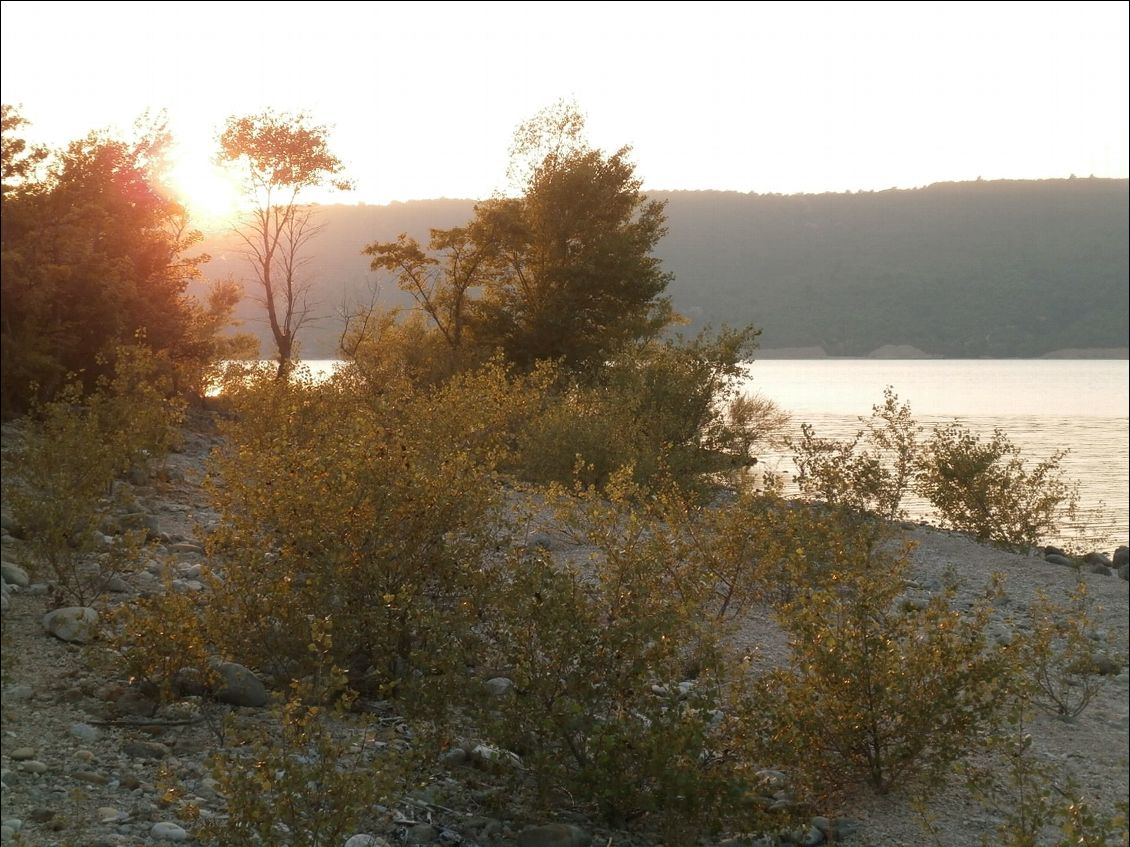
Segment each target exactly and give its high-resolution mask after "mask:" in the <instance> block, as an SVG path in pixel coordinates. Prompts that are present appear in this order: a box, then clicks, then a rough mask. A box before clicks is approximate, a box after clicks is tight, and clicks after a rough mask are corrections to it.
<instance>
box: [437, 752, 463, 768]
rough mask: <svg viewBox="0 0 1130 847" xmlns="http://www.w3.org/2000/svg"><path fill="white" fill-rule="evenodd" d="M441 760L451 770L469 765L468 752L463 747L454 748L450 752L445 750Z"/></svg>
mask: <svg viewBox="0 0 1130 847" xmlns="http://www.w3.org/2000/svg"><path fill="white" fill-rule="evenodd" d="M439 760H440V761H441V762H442V763H443V764H444V765H446V766H447V767H449V768H457V767H459V766H460V765H465V764H467V751H466V750H464V749H463V748H462V747H452V748H451V749H450V750H445V751H444V752H443V754H442V755H441V756H440V757H439Z"/></svg>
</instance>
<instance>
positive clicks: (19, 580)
mask: <svg viewBox="0 0 1130 847" xmlns="http://www.w3.org/2000/svg"><path fill="white" fill-rule="evenodd" d="M0 576H2V577H3V579H4V582H6V583H8V585H16V586H19V587H20V588H27V587H28V586H29V585H31V577H29V576H28V575H27V571H25V570H24V569H23V568H21V567H20V566H19V565H17V564H16V563H15V562H0Z"/></svg>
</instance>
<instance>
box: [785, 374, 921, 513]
mask: <svg viewBox="0 0 1130 847" xmlns="http://www.w3.org/2000/svg"><path fill="white" fill-rule="evenodd" d="M860 422H861V423H862V424H863V428H862V429H860V430H859V431H858V432H857V433H856V434H855V436H854V437H853V438H852V439H850V440H846V441H840V440H836V439H827V438H819V437H817V435H816V431H815V429H814V428H813V427H812V426H811V425H810V424H807V423H806V424H802V425H801V435H800V438H793V439H786V444H787V445H788V446H789V447H790V448H791V449H792V450H793V452H794V455H793V462H794V464H795V465H796V468H797V477H796V481H797V485H798V487H799V488H800V492H801V495H802V496H804V497H805V498H807V499H810V500H816V501H819V502H823V503H827V504H829V505H832V506H842V507H846V508H849V509H854V510H856V511H859V512H871V513H874V514H876V515H879V516H880V517H883V518H886V519H888V520H894V519H896V518H898V517H900V516H901V515H902V500H903V497H904V496H905V495H906V493H907V491H908V489H909V488H910V486H911V484H912V483H913V481H914V479H915V471H916V469H917V462H918V454H919V446H918V434H919V432H920V428H919V427H918V425H917V423H916V422H915V420H914V417H913V416H912V415H911V412H910V406H909V405H908V404H906V403H902V404H901V405H900V404H899V398H898V395H897V394H895V393H894V390H893V389H891V388H890V387H889V386H888V387H887V388H886V389H885V390H884V391H883V402H882V404H880V405H877V406H874V407H872V411H871V417H870V418H861V419H860Z"/></svg>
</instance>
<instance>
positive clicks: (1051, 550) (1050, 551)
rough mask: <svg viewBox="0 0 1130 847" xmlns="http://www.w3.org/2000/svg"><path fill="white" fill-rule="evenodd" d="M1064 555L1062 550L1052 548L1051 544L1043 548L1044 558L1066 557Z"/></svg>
mask: <svg viewBox="0 0 1130 847" xmlns="http://www.w3.org/2000/svg"><path fill="white" fill-rule="evenodd" d="M1066 555H1067V553H1065V552H1064V551H1063V550H1062V549H1060V548H1059V547H1053V546H1052V545H1051V544H1049V545H1048V546H1047V547H1045V548H1044V556H1066Z"/></svg>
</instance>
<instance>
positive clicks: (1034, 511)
mask: <svg viewBox="0 0 1130 847" xmlns="http://www.w3.org/2000/svg"><path fill="white" fill-rule="evenodd" d="M1065 455H1066V452H1065V451H1058V452H1056V453H1055V454H1053V455H1052V456H1051V457H1049V458H1047V459H1045V460H1044V461H1042V462H1039V463H1038V464H1036V465H1035V466H1034V467H1030V466H1028V465H1027V464H1026V463H1025V461H1024V459H1023V458H1022V456H1021V450H1020V448H1019V447H1017V446H1016V445H1014V444H1013V443H1012V442H1011V441H1010V440H1009V439H1008V436H1006V435H1005V434H1004V433H1003V432H1001V430H999V429H996V430H994V431H993V435H992V437H991V438H989V439H988V440H982V439H981V438H980V437H979V436H977V435H975V434H974V433H972V432H970V431H969V430H968V429H966V428H965V427H964V426H962V425H961V424H959V423H956V422H954V423H951V424H949V425H947V426H944V427H936V428H935V429H934V433H933V436H932V438H931V439H930V440H929V441H928V442H927V443H926V444H925V445H924V447H923V451H922V459H921V462H920V464H919V468H918V474H917V481H916V485H917V489H918V491H920V492H921V493H922V494H923V495H924V496H925V497H927V498H929V500H930V502H931V503H933V504H934V506H935V507H936V508H937V510H938V515H939V517H940V518H941V520H942V521H943V523H945V524H946V525H947V526H950V527H952V528H954V529H957V530H960V531H962V532H968V533H971V534H972V535H974V536H976V538H977V539H978V540H979V541H987V542H991V543H993V544H998V545H1000V546H1002V547H1006V548H1010V549H1021V550H1023V549H1027V548H1029V547H1032V546H1034V545H1035V544H1036V543H1037V542H1038V541H1039V540H1040V539H1041V538H1043V537H1045V536H1048V535H1053V534H1054V533H1055V531H1056V529H1057V528H1058V526H1059V524H1060V522H1061V520H1063V519H1064V518H1065V517H1069V516H1071V515H1073V514H1074V512H1075V509H1076V505H1077V503H1078V485H1076V484H1071V483H1069V482H1068V481H1067V480H1065V479H1064V477H1063V473H1062V470H1061V468H1060V462H1061V461H1062V460H1063V457H1064V456H1065Z"/></svg>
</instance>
